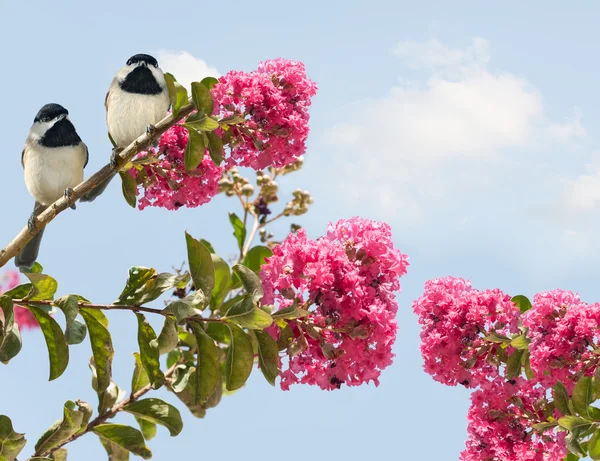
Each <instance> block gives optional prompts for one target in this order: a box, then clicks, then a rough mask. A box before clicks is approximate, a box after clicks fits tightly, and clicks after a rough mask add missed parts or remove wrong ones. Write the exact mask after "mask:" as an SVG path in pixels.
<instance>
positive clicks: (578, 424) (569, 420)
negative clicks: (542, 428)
mask: <svg viewBox="0 0 600 461" xmlns="http://www.w3.org/2000/svg"><path fill="white" fill-rule="evenodd" d="M558 425H559V426H560V427H562V428H564V429H567V430H569V431H571V432H574V431H575V432H577V431H580V432H581V431H584V430H586V429H588V427H589V426H591V425H592V423H590V422H589V421H588V420H586V419H583V418H580V417H579V416H570V415H569V416H563V417H562V418H558Z"/></svg>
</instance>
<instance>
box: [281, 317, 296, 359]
mask: <svg viewBox="0 0 600 461" xmlns="http://www.w3.org/2000/svg"><path fill="white" fill-rule="evenodd" d="M279 322H281V320H280V321H279ZM279 322H277V326H278V327H279V337H278V338H277V348H278V349H279V350H280V351H283V350H285V349H287V348H288V346H289V345H290V344H292V342H293V341H294V331H293V330H292V328H291V327H290V326H289V325H288V324H287V323H285V325H283V326H282V325H280V324H279Z"/></svg>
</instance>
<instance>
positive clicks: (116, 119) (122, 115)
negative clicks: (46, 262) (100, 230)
mask: <svg viewBox="0 0 600 461" xmlns="http://www.w3.org/2000/svg"><path fill="white" fill-rule="evenodd" d="M104 105H105V106H106V123H107V125H108V133H109V135H110V137H111V138H112V140H113V142H114V143H115V145H116V147H115V149H113V153H112V156H111V164H112V165H114V164H115V163H116V156H117V155H118V153H119V152H120V151H121V150H123V149H124V148H125V147H127V146H128V145H129V144H131V143H132V142H133V141H135V140H136V139H137V138H138V137H140V136H141V135H142V134H143V133H144V132H146V131H148V132H150V131H151V130H152V129H153V128H154V125H155V124H156V123H157V122H159V121H160V120H161V119H162V118H164V117H165V115H166V114H167V111H168V110H169V106H170V99H169V91H168V90H167V83H166V82H165V76H164V74H163V71H162V70H161V69H160V67H158V61H156V59H155V58H153V57H152V56H150V55H147V54H136V55H135V56H132V57H131V58H129V60H128V61H127V64H126V65H125V66H124V67H122V68H121V69H120V70H119V72H117V75H116V76H115V78H114V79H113V81H112V83H111V84H110V88H109V89H108V93H107V94H106V100H105V102H104ZM113 177H114V174H113V175H112V176H111V177H110V178H108V179H107V180H106V181H104V182H103V183H102V184H100V185H98V186H97V187H96V188H94V189H92V190H91V191H90V192H88V193H87V194H86V195H84V196H83V197H82V198H81V201H82V202H91V201H92V200H94V199H95V198H96V197H98V196H99V195H100V194H101V193H102V192H104V189H106V186H108V183H109V182H110V181H111V180H112V178H113Z"/></svg>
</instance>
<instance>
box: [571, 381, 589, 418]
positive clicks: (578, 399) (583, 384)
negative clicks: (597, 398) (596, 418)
mask: <svg viewBox="0 0 600 461" xmlns="http://www.w3.org/2000/svg"><path fill="white" fill-rule="evenodd" d="M592 392H593V389H592V378H591V377H590V376H584V377H582V378H581V379H580V380H579V381H577V384H575V387H574V388H573V394H572V395H571V399H572V401H573V407H574V408H575V411H577V413H579V414H580V415H581V416H583V417H584V418H589V417H590V413H589V411H588V407H589V406H590V404H591V403H592Z"/></svg>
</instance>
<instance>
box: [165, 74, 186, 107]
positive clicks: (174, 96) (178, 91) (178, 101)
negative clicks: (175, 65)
mask: <svg viewBox="0 0 600 461" xmlns="http://www.w3.org/2000/svg"><path fill="white" fill-rule="evenodd" d="M165 82H166V83H167V89H168V90H169V98H170V99H171V107H172V108H173V116H174V117H177V115H178V114H179V109H181V108H182V107H183V106H185V105H187V103H188V100H189V98H188V93H187V90H186V89H185V88H184V87H183V86H181V85H180V84H179V83H178V82H177V80H175V77H173V75H171V74H170V73H168V72H166V73H165Z"/></svg>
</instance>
